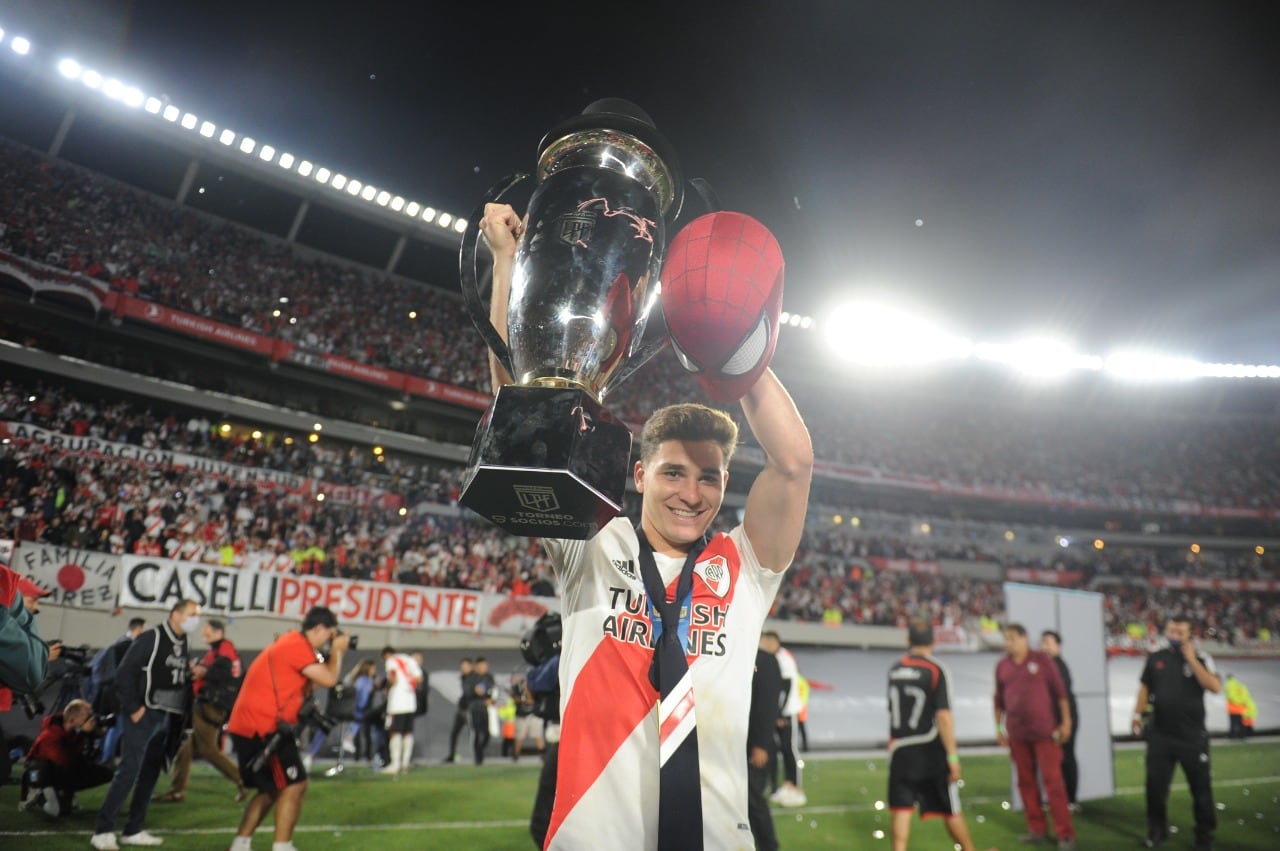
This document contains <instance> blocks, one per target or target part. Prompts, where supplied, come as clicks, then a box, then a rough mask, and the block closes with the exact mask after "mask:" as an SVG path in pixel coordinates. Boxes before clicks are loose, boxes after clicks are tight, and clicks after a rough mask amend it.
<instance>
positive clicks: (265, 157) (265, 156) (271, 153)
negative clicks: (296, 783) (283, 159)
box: [258, 145, 276, 163]
mask: <svg viewBox="0 0 1280 851" xmlns="http://www.w3.org/2000/svg"><path fill="white" fill-rule="evenodd" d="M275 155H276V149H275V148H273V147H271V146H270V145H263V146H262V148H261V150H259V151H258V159H260V160H262V161H263V162H264V163H269V162H271V160H273V159H274V158H275Z"/></svg>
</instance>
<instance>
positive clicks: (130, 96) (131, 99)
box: [120, 86, 147, 109]
mask: <svg viewBox="0 0 1280 851" xmlns="http://www.w3.org/2000/svg"><path fill="white" fill-rule="evenodd" d="M146 99H147V96H146V95H144V94H143V93H142V89H139V88H138V87H137V86H129V88H127V89H125V90H124V94H122V95H121V96H120V100H121V101H122V102H123V103H124V105H125V106H129V107H132V108H134V109H137V108H138V107H140V106H142V104H143V102H144V101H145V100H146Z"/></svg>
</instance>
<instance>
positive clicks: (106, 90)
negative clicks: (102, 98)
mask: <svg viewBox="0 0 1280 851" xmlns="http://www.w3.org/2000/svg"><path fill="white" fill-rule="evenodd" d="M102 93H103V94H104V95H106V96H107V97H109V98H111V100H124V83H122V82H120V81H119V80H117V79H116V78H115V77H108V78H107V79H105V80H103V81H102Z"/></svg>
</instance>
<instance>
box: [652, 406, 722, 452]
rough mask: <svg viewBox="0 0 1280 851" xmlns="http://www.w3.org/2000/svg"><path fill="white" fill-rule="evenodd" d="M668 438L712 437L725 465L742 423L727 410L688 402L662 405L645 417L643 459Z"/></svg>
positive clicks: (697, 439) (681, 439)
mask: <svg viewBox="0 0 1280 851" xmlns="http://www.w3.org/2000/svg"><path fill="white" fill-rule="evenodd" d="M668 440H680V441H687V442H697V441H703V440H710V441H712V442H713V443H715V444H716V445H718V446H719V447H720V450H721V451H722V452H723V453H724V464H725V467H728V466H729V459H730V458H732V457H733V451H734V450H735V449H736V448H737V447H738V424H737V423H735V422H734V421H733V419H732V418H731V417H730V416H729V415H728V414H726V413H725V412H724V411H717V410H716V409H715V408H709V407H707V406H706V405H699V404H697V403H695V402H686V403H683V404H679V405H668V406H667V407H665V408H659V409H658V410H656V411H654V412H653V414H652V415H651V416H650V417H649V419H648V420H646V421H645V424H644V431H642V432H641V433H640V460H641V461H648V460H650V459H651V458H653V456H654V455H656V454H657V453H658V447H659V446H661V445H662V444H663V443H665V442H666V441H668Z"/></svg>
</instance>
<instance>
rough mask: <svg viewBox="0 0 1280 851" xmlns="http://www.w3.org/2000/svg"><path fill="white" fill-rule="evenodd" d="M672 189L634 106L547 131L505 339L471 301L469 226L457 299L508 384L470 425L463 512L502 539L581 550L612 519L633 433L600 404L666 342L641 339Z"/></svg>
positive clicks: (671, 176) (674, 181)
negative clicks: (567, 543)
mask: <svg viewBox="0 0 1280 851" xmlns="http://www.w3.org/2000/svg"><path fill="white" fill-rule="evenodd" d="M523 179H524V176H523V175H521V176H516V177H515V178H512V179H509V180H507V181H504V182H503V183H502V184H499V186H497V187H495V188H494V189H493V190H491V191H490V193H489V197H487V198H486V199H485V201H486V202H488V201H497V200H499V199H500V198H501V197H502V196H503V195H504V194H505V193H506V192H507V191H509V190H510V188H511V187H512V186H514V185H515V184H516V183H518V182H520V181H521V180H523ZM682 187H683V178H682V175H681V172H680V167H679V164H678V162H677V160H676V157H675V154H674V152H673V151H672V150H671V147H670V145H669V144H668V143H667V141H666V139H664V138H663V137H662V135H661V134H660V133H659V132H658V130H657V129H656V128H655V127H654V125H653V122H652V121H651V120H650V119H649V117H648V116H647V115H646V114H645V113H644V112H643V110H641V109H640V108H639V107H637V106H635V105H634V104H631V103H628V102H627V101H624V100H618V99H613V98H610V99H605V100H601V101H597V102H596V103H594V104H592V105H591V106H589V107H587V109H585V110H584V111H583V112H582V114H581V115H578V116H575V117H573V118H571V119H569V120H568V121H565V122H563V123H561V124H559V125H558V126H556V127H555V128H553V129H552V130H551V131H550V132H549V133H548V134H547V135H546V136H545V137H544V138H543V140H542V143H541V144H540V145H539V146H538V159H537V172H536V188H535V189H534V191H533V196H532V198H531V199H530V201H529V205H528V217H527V223H526V225H525V229H524V235H523V238H522V240H521V242H520V244H519V247H518V248H517V250H516V257H515V265H514V270H513V274H512V279H511V293H510V300H509V302H508V310H507V334H508V342H504V341H503V340H502V338H501V336H500V335H499V334H498V332H497V330H496V329H495V328H494V327H493V324H492V323H491V322H490V321H489V316H488V308H487V306H486V305H485V304H484V301H483V298H482V296H481V294H480V285H479V280H478V276H477V274H476V247H477V243H478V239H479V220H480V218H481V216H480V215H473V216H472V217H471V220H470V224H469V225H468V228H467V232H466V233H465V234H464V236H463V243H462V249H461V254H460V261H459V265H460V271H461V278H462V291H463V297H464V300H465V302H466V305H467V310H468V313H469V314H470V315H471V318H472V321H473V322H475V324H476V327H477V328H478V329H479V330H480V333H481V335H482V336H483V337H484V339H485V342H486V343H487V344H488V346H489V347H490V349H492V350H493V353H494V355H495V356H496V357H497V359H498V361H499V362H500V363H501V364H502V365H503V367H505V368H506V370H507V373H508V374H509V375H511V376H512V377H513V379H514V380H515V382H516V383H515V384H510V385H506V386H504V387H502V388H500V389H499V391H498V393H497V395H496V396H495V397H494V400H493V403H492V404H491V405H490V406H489V409H488V410H487V411H486V412H485V414H484V416H483V417H482V418H481V420H480V423H479V426H478V427H477V430H476V438H475V442H474V444H473V446H472V451H471V457H470V460H469V461H468V465H467V473H466V479H465V482H464V485H463V491H462V497H461V502H462V504H463V505H464V506H466V507H468V508H470V509H472V510H473V511H475V512H477V513H478V514H481V515H482V516H484V517H486V518H488V519H489V520H491V521H492V522H493V523H495V524H496V525H498V526H499V527H501V528H502V529H504V530H506V531H508V532H511V533H512V534H516V535H528V536H538V537H553V538H574V539H579V540H581V539H586V538H590V537H592V536H593V535H594V534H595V533H596V532H598V531H599V530H600V528H601V527H602V526H604V525H605V524H606V523H608V522H609V520H611V519H612V518H613V517H615V516H616V515H617V514H618V513H619V512H620V511H621V510H622V497H623V492H624V489H625V484H626V481H627V478H628V475H629V471H630V460H631V432H630V430H629V429H628V428H627V426H626V425H625V424H623V423H622V422H620V421H619V420H618V419H617V418H616V417H615V416H614V415H613V414H611V413H610V412H609V411H608V409H606V408H605V407H604V405H603V402H604V399H605V396H606V395H607V393H608V392H609V390H610V389H612V388H613V387H614V386H616V385H617V384H618V383H619V382H621V381H623V380H625V379H626V378H627V377H628V376H629V375H631V374H632V373H634V372H635V371H636V370H637V369H638V368H639V367H640V366H642V365H643V364H644V363H645V362H646V361H647V360H648V359H649V358H651V357H652V356H653V355H654V354H656V353H657V352H658V351H659V350H661V349H662V347H663V346H664V345H665V344H666V342H667V335H666V331H665V328H650V329H649V333H648V334H646V333H645V331H646V324H647V323H648V321H649V318H650V310H651V309H653V308H654V305H655V303H656V302H657V300H658V272H659V269H660V268H661V266H662V258H663V252H664V249H665V247H666V233H667V224H668V222H669V221H673V220H674V219H675V217H676V216H677V215H678V214H679V211H680V207H681V204H682V202H683V188H682ZM481 209H483V204H481Z"/></svg>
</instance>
